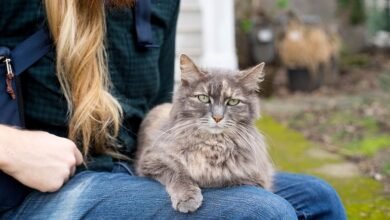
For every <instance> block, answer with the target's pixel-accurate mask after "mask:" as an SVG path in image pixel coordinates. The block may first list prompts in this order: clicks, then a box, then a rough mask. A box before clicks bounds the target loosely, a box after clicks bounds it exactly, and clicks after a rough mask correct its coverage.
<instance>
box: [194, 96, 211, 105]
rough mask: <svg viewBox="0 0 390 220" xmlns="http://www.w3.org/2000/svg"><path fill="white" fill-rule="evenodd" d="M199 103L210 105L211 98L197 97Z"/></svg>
mask: <svg viewBox="0 0 390 220" xmlns="http://www.w3.org/2000/svg"><path fill="white" fill-rule="evenodd" d="M197 97H198V99H199V101H201V102H203V103H209V102H210V97H208V96H207V95H197Z"/></svg>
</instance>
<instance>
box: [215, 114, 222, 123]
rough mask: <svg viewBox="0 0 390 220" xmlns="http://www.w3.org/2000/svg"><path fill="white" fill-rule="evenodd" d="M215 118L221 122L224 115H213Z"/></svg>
mask: <svg viewBox="0 0 390 220" xmlns="http://www.w3.org/2000/svg"><path fill="white" fill-rule="evenodd" d="M213 119H214V121H215V122H217V123H218V122H220V121H221V120H222V119H223V116H222V115H213Z"/></svg>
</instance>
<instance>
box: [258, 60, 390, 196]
mask: <svg viewBox="0 0 390 220" xmlns="http://www.w3.org/2000/svg"><path fill="white" fill-rule="evenodd" d="M359 56H360V57H358V58H357V60H358V61H359V59H360V61H362V62H351V63H348V62H344V63H342V64H341V65H340V66H341V70H340V78H339V80H338V81H337V83H336V84H335V85H333V86H328V87H322V88H320V89H318V90H316V91H314V92H311V93H299V92H295V93H290V92H289V91H288V90H287V78H286V74H285V72H284V70H283V69H282V68H280V69H279V70H278V71H277V74H276V77H275V79H274V91H273V96H271V97H270V98H267V99H263V100H262V105H263V106H262V109H263V111H264V113H265V114H267V115H271V116H272V117H274V118H275V119H277V120H278V121H279V122H281V123H282V124H284V125H287V126H288V127H290V128H293V129H295V130H297V131H299V132H301V133H302V134H303V135H304V136H305V137H306V138H307V139H309V140H310V141H312V142H314V143H315V144H318V145H319V146H321V149H323V150H325V151H327V152H330V153H333V154H337V155H341V156H342V157H344V158H346V159H347V160H348V161H349V162H351V164H353V165H354V166H356V167H357V168H358V169H359V171H361V172H363V173H364V174H365V175H367V176H369V177H372V178H373V179H375V180H377V181H379V182H382V183H383V184H384V193H385V194H387V195H390V54H384V53H377V54H373V53H371V54H362V55H359Z"/></svg>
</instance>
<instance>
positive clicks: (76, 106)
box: [44, 0, 122, 156]
mask: <svg viewBox="0 0 390 220" xmlns="http://www.w3.org/2000/svg"><path fill="white" fill-rule="evenodd" d="M44 2H45V7H46V15H47V20H48V25H49V29H50V31H51V34H52V37H53V40H54V43H55V46H56V52H57V57H56V58H57V59H56V69H57V76H58V79H59V82H60V84H61V87H62V90H63V92H64V95H65V97H66V100H67V103H68V109H69V138H70V139H72V140H73V141H75V142H76V143H78V144H81V145H82V147H83V154H84V156H87V155H88V153H89V152H90V151H91V150H93V152H94V153H98V154H105V153H109V154H111V153H113V154H115V153H114V152H115V150H113V146H114V145H115V140H116V136H117V135H118V131H119V128H120V124H121V118H122V110H121V107H120V105H119V103H118V101H117V100H116V99H115V98H114V97H113V96H112V95H111V94H110V93H109V86H110V80H109V78H108V68H107V59H106V54H105V47H104V38H105V33H106V24H105V15H104V4H103V2H104V1H102V0H61V1H53V0H44ZM90 147H93V148H92V149H90Z"/></svg>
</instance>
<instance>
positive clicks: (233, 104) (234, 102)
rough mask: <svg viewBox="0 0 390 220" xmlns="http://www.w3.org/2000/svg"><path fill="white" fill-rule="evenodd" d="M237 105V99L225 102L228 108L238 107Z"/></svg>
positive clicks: (238, 101)
mask: <svg viewBox="0 0 390 220" xmlns="http://www.w3.org/2000/svg"><path fill="white" fill-rule="evenodd" d="M239 103H240V100H239V99H229V101H228V102H227V104H228V105H230V106H235V105H238V104H239Z"/></svg>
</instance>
